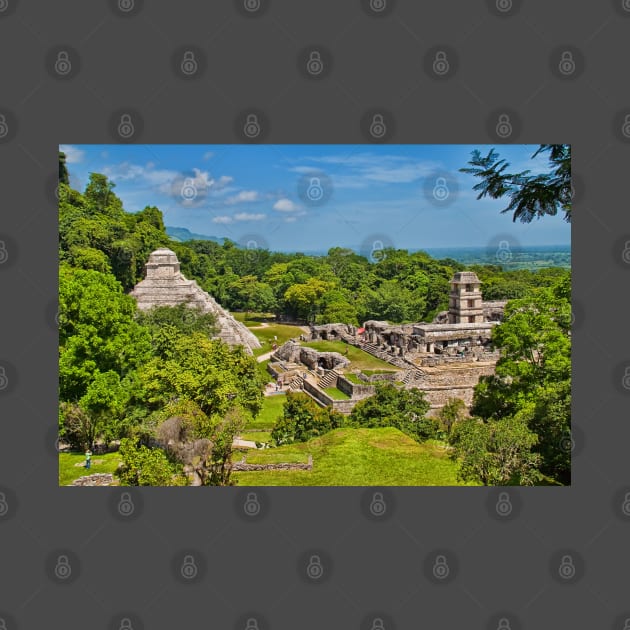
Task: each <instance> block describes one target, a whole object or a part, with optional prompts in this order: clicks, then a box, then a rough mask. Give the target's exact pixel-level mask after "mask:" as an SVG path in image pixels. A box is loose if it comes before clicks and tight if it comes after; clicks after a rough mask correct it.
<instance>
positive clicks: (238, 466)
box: [232, 455, 313, 471]
mask: <svg viewBox="0 0 630 630" xmlns="http://www.w3.org/2000/svg"><path fill="white" fill-rule="evenodd" d="M232 470H233V471H239V470H313V456H312V455H309V456H308V462H307V463H306V464H297V463H296V464H292V463H279V464H247V463H245V459H244V458H243V460H241V461H240V462H236V463H235V464H232Z"/></svg>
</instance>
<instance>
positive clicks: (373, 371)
mask: <svg viewBox="0 0 630 630" xmlns="http://www.w3.org/2000/svg"><path fill="white" fill-rule="evenodd" d="M395 371H396V368H392V369H390V370H362V372H363V374H365V375H366V376H373V375H374V374H389V373H390V372H395Z"/></svg>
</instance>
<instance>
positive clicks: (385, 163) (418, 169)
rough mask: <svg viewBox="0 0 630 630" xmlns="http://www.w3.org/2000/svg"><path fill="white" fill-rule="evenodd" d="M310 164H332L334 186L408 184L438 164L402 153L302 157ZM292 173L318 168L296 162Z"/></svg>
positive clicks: (310, 172) (311, 170) (308, 171)
mask: <svg viewBox="0 0 630 630" xmlns="http://www.w3.org/2000/svg"><path fill="white" fill-rule="evenodd" d="M304 160H305V161H306V162H310V163H312V164H327V165H331V166H332V167H334V171H335V172H334V174H331V178H332V180H333V185H334V186H335V188H365V187H366V186H368V184H369V183H370V182H379V183H383V184H409V183H412V182H415V181H418V180H420V179H423V178H424V177H427V175H430V174H431V173H432V172H434V171H435V170H436V169H437V168H439V167H440V164H439V163H438V162H435V161H429V160H427V161H422V162H418V161H416V160H414V159H412V158H410V157H408V156H405V155H377V154H374V153H366V152H364V153H350V154H348V155H345V156H344V155H328V156H326V155H324V156H318V157H307V158H304ZM290 170H291V171H292V172H294V173H300V174H305V175H309V174H314V173H316V172H318V171H320V170H321V168H316V167H315V166H305V165H296V166H293V167H291V169H290Z"/></svg>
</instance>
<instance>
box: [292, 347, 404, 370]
mask: <svg viewBox="0 0 630 630" xmlns="http://www.w3.org/2000/svg"><path fill="white" fill-rule="evenodd" d="M302 345H303V346H307V347H308V348H314V349H315V350H319V351H320V352H339V354H342V355H344V356H347V358H348V359H349V360H350V362H351V364H352V367H353V368H356V369H359V370H361V371H363V372H364V373H365V370H381V371H382V372H395V371H396V370H397V369H398V368H396V367H395V366H393V365H390V364H389V363H387V362H386V361H382V360H381V359H378V358H376V357H373V356H372V355H371V354H368V353H367V352H364V351H363V350H361V348H356V347H355V346H351V345H349V344H347V343H345V342H344V341H308V342H306V343H303V344H302ZM346 350H348V354H347V355H346V354H345V352H346Z"/></svg>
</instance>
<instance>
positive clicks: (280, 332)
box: [252, 324, 304, 356]
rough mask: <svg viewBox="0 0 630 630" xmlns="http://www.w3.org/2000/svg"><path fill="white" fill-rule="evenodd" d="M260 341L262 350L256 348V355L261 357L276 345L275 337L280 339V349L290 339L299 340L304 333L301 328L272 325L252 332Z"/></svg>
mask: <svg viewBox="0 0 630 630" xmlns="http://www.w3.org/2000/svg"><path fill="white" fill-rule="evenodd" d="M252 332H253V333H254V335H256V337H257V338H258V341H260V343H261V344H262V348H256V350H254V355H255V356H259V355H261V354H265V352H270V351H271V344H272V343H274V335H275V336H277V337H278V341H276V343H277V344H278V347H279V346H281V345H282V344H283V343H284V342H285V341H288V340H289V339H294V338H299V337H300V335H302V334H304V331H303V330H302V329H301V328H300V327H299V326H288V325H287V324H271V325H270V326H266V327H265V328H256V329H254V330H252Z"/></svg>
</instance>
